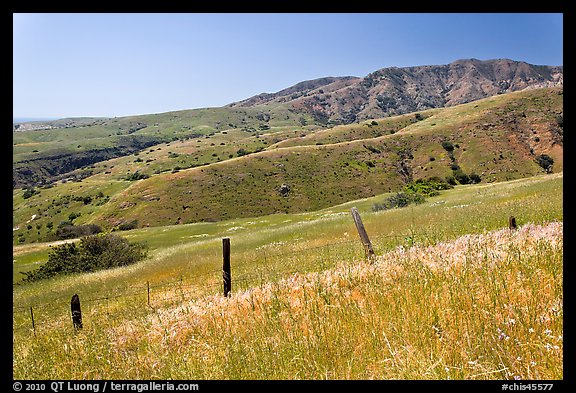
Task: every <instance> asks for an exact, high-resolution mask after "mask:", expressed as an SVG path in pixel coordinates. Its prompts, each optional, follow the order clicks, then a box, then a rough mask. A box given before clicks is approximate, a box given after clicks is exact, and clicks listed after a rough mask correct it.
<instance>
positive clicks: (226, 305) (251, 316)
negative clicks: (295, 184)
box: [13, 175, 564, 380]
mask: <svg viewBox="0 0 576 393" xmlns="http://www.w3.org/2000/svg"><path fill="white" fill-rule="evenodd" d="M371 203H373V200H367V201H359V202H357V203H355V204H354V205H357V206H359V207H361V210H362V212H363V213H362V216H363V219H364V223H365V225H366V228H367V230H368V232H369V234H370V235H371V237H372V238H373V242H374V244H375V249H376V253H377V258H376V259H375V261H374V263H373V264H370V263H368V262H367V261H366V260H365V259H364V256H363V253H362V246H361V245H360V244H359V241H358V237H357V234H355V233H354V230H355V229H354V224H353V223H352V222H351V218H350V216H349V215H348V214H343V213H345V212H346V211H347V210H349V207H350V206H351V205H348V204H346V205H342V206H341V207H339V208H334V209H331V210H329V211H323V212H320V213H318V214H315V215H301V216H296V215H287V216H283V217H269V218H266V219H262V220H268V221H269V222H268V223H267V224H268V225H269V226H268V227H266V225H264V224H254V225H252V228H253V229H252V230H248V229H250V225H251V224H249V223H250V222H256V221H249V220H245V221H238V220H237V221H233V222H230V223H228V224H211V225H214V226H216V225H222V226H221V227H220V232H219V231H217V230H214V236H213V234H212V232H210V230H212V229H214V228H213V227H206V226H203V227H201V229H198V230H201V231H202V234H205V236H204V235H203V236H200V235H199V234H194V233H193V232H189V234H188V235H187V236H188V237H189V239H192V240H194V241H191V242H190V243H186V242H184V243H182V244H170V245H167V244H164V247H161V246H160V244H159V245H158V247H157V248H156V249H155V251H154V252H153V253H152V256H151V257H150V258H149V259H148V260H147V261H144V262H142V263H140V264H137V265H134V266H130V267H126V268H121V269H117V270H110V271H105V272H97V273H92V274H86V275H79V276H74V277H69V278H61V279H54V280H48V281H46V282H41V283H36V284H29V285H26V286H20V287H19V286H16V287H15V290H14V302H15V309H14V320H13V326H14V335H13V344H14V348H13V372H14V378H17V379H100V378H102V379H403V380H405V379H439V380H447V379H511V380H514V379H519V380H526V379H539V380H546V379H562V378H563V375H564V374H563V366H562V362H563V335H564V333H563V287H562V282H563V222H562V177H561V175H560V176H557V175H554V176H548V177H546V176H545V177H540V178H533V179H525V180H519V181H513V182H507V183H502V184H492V185H488V184H487V185H474V186H468V187H460V188H457V189H454V190H450V191H446V192H445V193H443V194H442V195H440V196H439V197H435V198H431V199H430V200H429V201H427V202H426V203H425V204H423V205H419V206H416V207H414V208H405V209H395V210H391V211H385V212H376V213H374V212H369V211H368V210H369V206H370V204H371ZM362 207H364V208H362ZM511 213H513V214H514V215H516V217H517V219H518V223H519V227H518V229H516V230H510V229H508V227H507V225H506V224H507V218H508V214H511ZM256 227H258V228H256ZM193 228H196V227H189V229H188V231H193V230H194V229H193ZM242 228H244V229H242ZM230 229H232V230H230ZM177 230H178V231H181V230H183V229H181V228H175V229H174V231H177ZM153 233H154V234H155V236H156V241H157V242H162V241H164V240H160V234H159V232H153ZM222 233H224V234H228V235H230V237H231V238H232V247H233V248H232V250H233V254H232V264H233V265H232V266H233V272H232V278H233V287H232V288H233V290H232V296H231V297H229V298H224V297H223V296H222V293H221V290H222V287H221V285H222V281H221V272H220V270H219V266H218V264H219V263H221V258H222V257H221V255H219V252H220V250H219V247H218V246H219V241H220V237H221V235H222ZM138 234H140V235H138ZM145 234H147V232H134V235H133V238H137V237H138V236H144V235H145ZM181 235H182V236H181V237H185V236H184V235H183V234H181ZM148 236H150V234H148ZM194 236H196V237H194ZM165 242H168V240H165ZM235 246H236V247H235ZM152 278H155V279H156V280H152ZM162 280H164V281H162ZM121 283H123V285H122V284H121ZM148 283H150V288H151V289H150V299H148V298H147V290H148V288H147V284H148ZM71 291H74V292H76V291H78V292H79V293H80V294H81V298H82V299H84V300H83V303H82V307H83V322H84V327H83V329H81V330H78V331H74V330H73V328H72V323H71V320H70V304H69V301H70V296H71V294H72V293H73V292H71ZM38 303H41V304H42V305H41V306H40V305H38V306H37V305H36V304H38ZM29 306H34V309H33V312H34V316H35V318H36V320H35V321H36V326H35V330H34V329H32V326H31V323H30V320H31V315H30V309H29Z"/></svg>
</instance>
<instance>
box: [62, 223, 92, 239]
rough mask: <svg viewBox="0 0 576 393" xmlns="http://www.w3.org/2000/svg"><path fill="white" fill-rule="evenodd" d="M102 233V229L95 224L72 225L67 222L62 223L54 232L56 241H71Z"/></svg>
mask: <svg viewBox="0 0 576 393" xmlns="http://www.w3.org/2000/svg"><path fill="white" fill-rule="evenodd" d="M100 232H102V228H100V226H98V225H96V224H88V225H74V224H72V223H71V222H69V221H62V222H61V223H60V224H59V225H58V229H57V230H56V237H57V238H58V239H73V238H77V237H82V236H90V235H94V234H97V233H100Z"/></svg>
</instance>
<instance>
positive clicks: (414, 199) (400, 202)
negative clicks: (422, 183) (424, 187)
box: [372, 192, 424, 211]
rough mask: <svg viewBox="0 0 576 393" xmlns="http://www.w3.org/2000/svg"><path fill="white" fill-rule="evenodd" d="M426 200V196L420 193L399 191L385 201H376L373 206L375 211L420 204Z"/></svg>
mask: <svg viewBox="0 0 576 393" xmlns="http://www.w3.org/2000/svg"><path fill="white" fill-rule="evenodd" d="M422 202H424V197H423V196H422V195H420V194H416V193H410V192H398V193H396V194H394V195H392V196H390V197H388V198H386V199H385V200H384V202H383V203H375V204H374V205H373V206H372V210H373V211H379V210H389V209H394V208H400V207H406V206H408V205H410V204H412V203H415V204H419V203H422Z"/></svg>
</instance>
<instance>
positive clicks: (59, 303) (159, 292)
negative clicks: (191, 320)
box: [12, 229, 458, 335]
mask: <svg viewBox="0 0 576 393" xmlns="http://www.w3.org/2000/svg"><path fill="white" fill-rule="evenodd" d="M446 232H447V231H446V229H443V237H444V238H445V235H446ZM448 232H452V231H448ZM452 235H453V236H457V235H458V234H457V233H456V232H453V233H452ZM435 237H436V236H435V235H434V234H433V233H428V232H421V231H419V232H416V231H410V232H408V233H405V234H389V235H377V236H374V238H373V239H371V241H372V244H373V247H374V249H375V251H377V252H376V254H379V253H383V252H385V251H386V250H387V249H392V248H393V247H394V246H395V245H396V246H397V245H400V244H406V243H408V244H409V245H412V244H416V243H419V242H422V241H423V240H425V241H426V242H429V241H430V239H435ZM390 239H392V240H393V242H392V244H389V243H390ZM399 239H400V240H401V242H399ZM271 245H273V243H272V244H271ZM271 245H267V246H265V247H260V248H258V249H256V250H255V251H254V252H255V253H257V254H258V255H259V257H258V258H257V259H258V260H261V261H264V262H263V263H261V264H259V265H258V267H257V271H256V272H254V267H253V266H250V268H251V269H252V271H251V272H247V271H245V267H243V266H242V264H236V266H235V265H234V264H233V269H232V285H233V286H234V287H236V288H238V287H240V288H241V289H247V288H249V287H250V286H256V285H263V284H264V283H268V282H274V281H276V280H279V279H282V278H286V277H288V276H290V275H293V274H297V273H299V274H304V273H309V272H314V271H321V270H325V269H327V268H330V267H331V266H333V264H334V260H335V258H334V257H335V256H336V255H338V262H341V261H351V260H356V259H360V258H362V257H363V256H364V247H363V245H362V244H361V242H360V239H359V238H355V239H347V240H338V241H334V242H329V243H324V244H321V245H318V246H313V247H306V248H298V247H297V244H296V245H295V248H294V249H292V250H287V251H281V252H274V251H273V250H270V249H269V247H270V246H271ZM342 247H346V248H347V251H348V252H347V253H346V255H347V258H346V257H345V256H344V255H343V253H342V250H341V248H342ZM339 248H340V249H339ZM331 250H332V254H331ZM310 254H313V255H315V258H309V257H310ZM332 255H333V256H332ZM244 258H245V259H247V258H249V257H248V256H245V257H244ZM303 258H308V259H309V260H310V259H311V260H312V261H313V262H312V263H304V264H301V263H300V264H299V266H300V268H297V269H294V268H293V267H294V266H291V265H290V264H289V263H288V262H290V261H292V260H293V259H303ZM239 259H241V258H239ZM279 259H280V260H283V263H282V264H278V262H277V260H279ZM327 259H328V261H327ZM272 261H276V262H272ZM299 262H301V261H299ZM325 262H326V263H325ZM285 265H286V266H290V267H292V268H291V269H289V268H286V266H285ZM273 267H275V268H276V269H272V268H273ZM279 267H280V270H278V268H279ZM222 272H223V270H222V268H218V269H211V270H208V271H204V272H202V273H199V274H196V275H192V276H190V275H187V277H186V278H184V276H181V277H180V278H177V279H171V280H166V281H159V282H150V281H147V282H145V283H142V284H140V285H136V286H132V287H130V288H129V289H126V288H122V287H120V288H114V289H111V290H109V291H108V294H107V295H105V296H99V297H92V298H90V297H87V298H84V297H81V298H80V301H81V305H82V306H83V314H86V316H87V317H90V316H92V314H94V313H96V314H98V312H99V308H98V307H99V306H100V307H101V306H102V305H103V304H105V308H106V310H107V311H106V313H108V312H109V310H110V308H117V307H118V306H120V304H116V305H112V306H111V305H110V302H111V301H113V302H117V303H118V302H119V299H125V298H134V297H141V301H142V304H143V305H148V306H150V307H152V308H154V306H165V305H166V304H167V303H169V302H176V301H190V300H195V299H197V298H199V297H201V296H206V295H215V294H218V293H220V294H223V292H222V290H223V277H222ZM199 278H202V280H199ZM238 284H239V285H238ZM218 288H219V289H220V290H218ZM79 295H81V294H79ZM70 299H71V297H69V296H68V295H60V296H57V297H55V298H53V299H51V300H50V301H49V302H45V303H36V304H29V305H24V306H16V305H14V306H13V307H12V311H13V318H12V326H13V332H14V333H15V332H28V333H29V334H30V335H32V334H34V335H35V334H38V332H39V331H42V330H43V329H42V325H44V324H46V323H48V322H53V321H52V320H53V319H54V314H56V313H55V312H56V311H59V314H58V315H60V318H62V317H65V318H71V316H70ZM84 310H86V312H85V311H84ZM83 318H85V317H84V316H83ZM32 319H33V321H34V322H32Z"/></svg>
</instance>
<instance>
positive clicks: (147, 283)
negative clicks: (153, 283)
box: [146, 281, 150, 306]
mask: <svg viewBox="0 0 576 393" xmlns="http://www.w3.org/2000/svg"><path fill="white" fill-rule="evenodd" d="M146 286H147V287H148V288H147V290H148V306H150V281H146Z"/></svg>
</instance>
